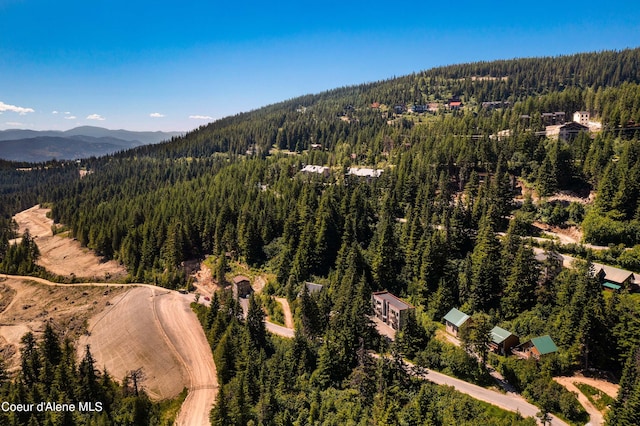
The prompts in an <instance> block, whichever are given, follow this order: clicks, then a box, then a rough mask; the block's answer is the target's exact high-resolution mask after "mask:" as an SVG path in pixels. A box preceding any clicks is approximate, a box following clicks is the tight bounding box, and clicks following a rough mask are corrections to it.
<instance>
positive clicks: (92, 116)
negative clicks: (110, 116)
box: [87, 114, 105, 121]
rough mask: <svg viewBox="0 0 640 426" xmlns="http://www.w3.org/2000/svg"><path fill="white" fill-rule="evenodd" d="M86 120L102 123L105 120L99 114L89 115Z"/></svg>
mask: <svg viewBox="0 0 640 426" xmlns="http://www.w3.org/2000/svg"><path fill="white" fill-rule="evenodd" d="M87 120H98V121H104V120H105V118H104V117H103V116H101V115H100V114H91V115H88V116H87Z"/></svg>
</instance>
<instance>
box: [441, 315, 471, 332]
mask: <svg viewBox="0 0 640 426" xmlns="http://www.w3.org/2000/svg"><path fill="white" fill-rule="evenodd" d="M469 318H471V317H470V316H469V315H467V314H465V313H464V312H461V311H459V310H457V309H456V308H453V309H451V310H450V311H449V312H448V313H447V315H445V316H444V324H445V327H446V330H447V333H449V334H452V335H454V336H458V332H459V331H460V327H462V326H463V325H464V324H465V323H466V322H467V320H468V319H469Z"/></svg>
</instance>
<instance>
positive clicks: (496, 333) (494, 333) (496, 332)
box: [491, 325, 513, 345]
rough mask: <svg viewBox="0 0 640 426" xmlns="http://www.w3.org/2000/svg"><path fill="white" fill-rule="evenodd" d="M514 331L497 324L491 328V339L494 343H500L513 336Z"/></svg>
mask: <svg viewBox="0 0 640 426" xmlns="http://www.w3.org/2000/svg"><path fill="white" fill-rule="evenodd" d="M512 335H513V333H511V332H510V331H507V330H505V329H504V328H501V327H498V326H497V325H496V326H495V327H493V329H491V340H492V341H493V343H495V344H497V345H499V344H500V343H502V342H504V341H505V340H506V339H507V338H508V337H509V336H512Z"/></svg>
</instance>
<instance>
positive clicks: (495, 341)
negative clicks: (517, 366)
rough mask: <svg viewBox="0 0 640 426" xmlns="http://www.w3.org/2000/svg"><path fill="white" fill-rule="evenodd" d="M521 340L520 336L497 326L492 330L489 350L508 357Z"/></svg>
mask: <svg viewBox="0 0 640 426" xmlns="http://www.w3.org/2000/svg"><path fill="white" fill-rule="evenodd" d="M518 343H520V339H518V336H516V335H515V334H513V333H511V332H510V331H507V330H505V329H504V328H501V327H498V326H497V325H496V326H495V327H493V329H492V330H491V341H490V342H489V349H491V350H492V351H493V352H495V353H497V354H499V355H507V354H508V353H509V352H510V351H511V348H513V347H514V346H516V345H518Z"/></svg>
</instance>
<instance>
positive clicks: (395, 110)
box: [393, 104, 407, 114]
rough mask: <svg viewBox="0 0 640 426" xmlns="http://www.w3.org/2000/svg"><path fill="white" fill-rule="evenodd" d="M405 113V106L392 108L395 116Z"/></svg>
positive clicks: (400, 105)
mask: <svg viewBox="0 0 640 426" xmlns="http://www.w3.org/2000/svg"><path fill="white" fill-rule="evenodd" d="M405 111H407V106H406V105H404V104H397V105H394V106H393V112H395V113H396V114H403V113H404V112H405Z"/></svg>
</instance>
